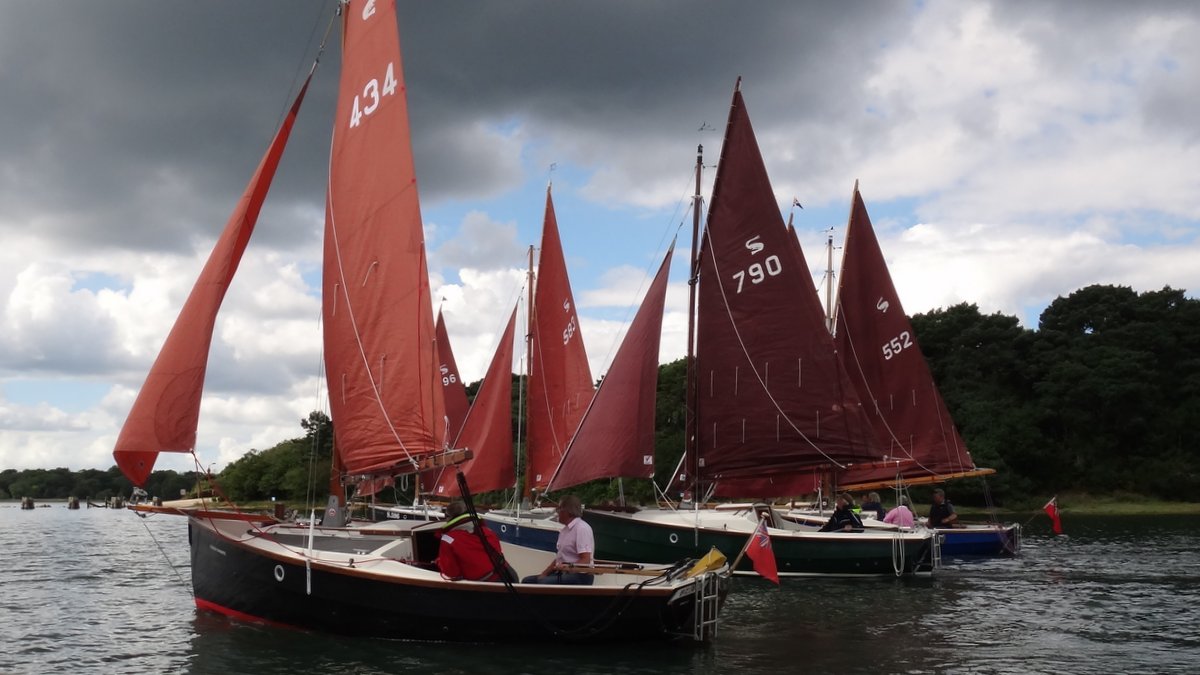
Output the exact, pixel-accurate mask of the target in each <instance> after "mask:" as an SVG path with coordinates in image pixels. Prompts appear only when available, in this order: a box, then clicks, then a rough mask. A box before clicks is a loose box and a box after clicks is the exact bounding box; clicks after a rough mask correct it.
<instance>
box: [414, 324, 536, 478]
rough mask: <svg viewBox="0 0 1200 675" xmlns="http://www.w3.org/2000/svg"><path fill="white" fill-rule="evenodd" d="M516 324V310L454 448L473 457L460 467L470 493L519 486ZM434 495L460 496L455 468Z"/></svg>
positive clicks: (448, 471) (445, 471)
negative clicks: (514, 373) (514, 381)
mask: <svg viewBox="0 0 1200 675" xmlns="http://www.w3.org/2000/svg"><path fill="white" fill-rule="evenodd" d="M516 325H517V310H516V309H515V308H514V309H513V313H512V315H511V316H510V317H509V319H508V327H507V328H505V329H504V334H503V335H502V336H501V337H500V344H498V345H496V353H495V355H493V356H492V363H491V365H490V366H488V370H487V373H486V374H485V375H484V376H483V384H482V385H480V387H479V393H478V394H477V395H476V396H475V402H474V403H473V404H472V405H471V410H470V412H468V413H467V420H466V423H465V424H463V427H462V433H461V434H459V435H458V439H457V440H455V442H454V447H456V448H466V449H468V450H470V451H471V452H472V454H473V457H472V459H469V460H467V461H466V462H464V463H463V464H461V465H460V467H459V468H460V470H461V471H462V472H463V475H464V476H466V477H467V485H468V486H470V488H471V492H488V491H490V490H501V489H504V488H511V487H512V486H513V484H514V483H516V459H515V457H514V453H513V433H512V360H513V334H514V333H515V332H516ZM433 492H434V494H436V495H437V496H439V497H451V496H457V495H458V493H459V490H458V475H457V471H455V470H454V468H453V467H447V468H445V469H443V470H442V475H441V478H440V479H439V480H438V481H437V487H436V488H435V489H434V491H433Z"/></svg>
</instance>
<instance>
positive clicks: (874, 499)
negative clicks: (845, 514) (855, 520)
mask: <svg viewBox="0 0 1200 675" xmlns="http://www.w3.org/2000/svg"><path fill="white" fill-rule="evenodd" d="M862 513H874V514H875V517H876V518H877V519H879V520H881V521H882V520H883V517H884V516H886V515H887V509H885V508H883V504H881V503H879V493H878V492H872V493H870V494H868V495H867V497H866V499H864V500H863V503H862Z"/></svg>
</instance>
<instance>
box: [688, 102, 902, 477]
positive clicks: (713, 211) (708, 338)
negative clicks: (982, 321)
mask: <svg viewBox="0 0 1200 675" xmlns="http://www.w3.org/2000/svg"><path fill="white" fill-rule="evenodd" d="M700 257H701V259H700V290H699V300H698V305H699V306H698V308H697V313H698V326H697V338H696V350H697V358H696V360H697V366H696V372H697V378H696V379H697V383H696V386H697V388H698V391H697V403H696V405H697V411H696V415H697V433H696V442H695V450H694V452H695V455H696V458H695V459H694V460H693V462H690V463H689V466H690V467H692V470H693V471H696V472H697V475H698V476H699V477H700V479H701V481H702V482H706V483H708V482H713V481H715V482H716V486H715V493H714V494H716V495H718V496H745V493H742V494H738V493H737V492H736V490H740V489H746V488H745V481H747V480H750V481H760V480H762V479H766V478H772V479H774V478H779V479H780V480H785V478H784V477H786V476H796V475H797V474H800V473H806V474H807V473H808V472H810V471H811V469H812V468H814V467H816V466H819V465H829V464H831V463H844V462H853V461H858V460H864V459H870V458H872V457H874V456H876V455H877V454H878V451H877V449H876V443H875V441H874V438H873V435H872V433H871V428H870V425H869V422H868V421H867V419H866V415H865V412H864V411H863V409H862V406H861V404H860V402H859V399H858V396H857V394H856V393H855V391H854V388H853V386H852V385H851V384H850V381H849V379H848V377H847V376H846V374H845V373H844V372H843V370H842V369H841V367H840V364H839V362H838V358H837V355H836V353H835V351H834V346H833V340H832V337H831V336H830V335H829V332H828V330H827V329H826V328H825V322H824V311H823V310H822V309H821V307H820V303H819V301H818V298H817V293H816V288H815V286H814V285H813V282H812V277H811V275H810V273H809V269H808V265H807V264H806V263H805V261H804V258H803V255H802V254H801V253H800V250H799V247H798V246H796V245H795V243H794V239H793V238H791V237H789V236H788V233H787V229H786V228H785V226H784V223H783V219H782V217H781V215H780V212H779V207H778V205H777V204H776V201H775V195H774V193H773V191H772V189H771V184H770V181H769V179H768V177H767V171H766V167H765V165H764V164H763V160H762V155H761V154H760V152H759V149H758V143H757V141H756V139H755V137H754V130H753V128H752V127H751V125H750V118H749V116H748V115H747V113H746V108H745V104H744V103H743V101H742V94H741V91H740V90H735V91H734V94H733V104H732V108H731V110H730V114H729V123H728V126H727V128H726V132H725V141H724V145H723V147H722V150H721V159H720V162H719V163H718V165H717V177H716V182H715V184H714V187H713V197H712V201H711V205H710V208H709V212H708V224H707V227H706V228H705V232H704V237H703V240H702V248H701V252H700ZM723 482H724V483H726V486H725V487H723V486H722V483H723ZM739 482H741V483H743V485H742V486H739V485H738V483H739Z"/></svg>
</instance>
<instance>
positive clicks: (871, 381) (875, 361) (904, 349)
mask: <svg viewBox="0 0 1200 675" xmlns="http://www.w3.org/2000/svg"><path fill="white" fill-rule="evenodd" d="M836 319H837V332H836V334H837V343H838V345H839V348H840V351H841V353H842V355H843V357H844V360H845V363H846V367H847V369H848V370H849V371H850V372H851V374H852V377H853V378H854V382H855V385H856V388H857V390H858V391H859V393H860V394H861V396H862V397H863V400H864V402H866V404H867V410H868V412H869V415H868V417H869V418H870V420H871V422H872V424H873V425H874V427H875V430H876V435H877V437H878V438H879V439H880V441H881V443H882V453H881V455H880V456H879V457H877V458H876V459H877V460H893V459H894V460H900V462H899V463H898V464H896V465H895V466H892V467H886V468H879V467H875V468H863V469H851V470H849V471H845V472H842V473H841V474H840V476H839V478H838V481H839V483H840V484H842V485H854V484H863V483H870V482H876V481H894V480H895V479H896V476H897V473H899V474H901V475H902V476H905V477H919V476H920V477H923V476H933V475H936V476H947V475H953V474H959V473H966V472H972V471H975V470H976V468H975V463H974V462H973V461H972V460H971V454H970V453H969V452H967V447H966V445H965V444H964V443H963V440H962V438H961V437H960V436H959V434H958V430H957V429H956V428H955V427H954V421H953V420H952V419H951V418H950V413H949V411H947V410H946V404H945V403H944V402H943V401H942V396H941V394H940V393H939V392H938V390H937V386H936V385H935V384H934V381H933V375H932V374H931V373H930V371H929V366H928V364H927V363H926V361H925V356H924V354H922V353H921V347H920V345H918V344H917V336H916V334H915V333H914V332H913V328H912V323H910V322H909V320H908V315H907V314H906V313H905V312H904V307H903V306H902V305H901V304H900V296H899V295H897V293H896V287H895V285H894V284H893V283H892V277H891V274H889V273H888V269H887V263H886V261H885V260H884V257H883V252H882V250H880V248H879V241H878V240H877V239H876V238H875V231H874V229H873V228H872V227H871V218H870V216H869V215H867V207H866V204H865V203H864V202H863V199H862V195H860V194H859V192H858V185H857V184H856V185H855V186H854V203H853V205H852V207H851V211H850V221H849V223H848V224H847V226H846V247H845V250H844V252H843V254H842V272H841V276H840V277H839V284H838V295H837V312H836Z"/></svg>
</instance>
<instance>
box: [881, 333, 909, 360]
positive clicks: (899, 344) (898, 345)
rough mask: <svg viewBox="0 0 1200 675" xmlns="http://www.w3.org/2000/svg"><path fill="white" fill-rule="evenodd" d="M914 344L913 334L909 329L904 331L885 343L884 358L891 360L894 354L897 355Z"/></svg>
mask: <svg viewBox="0 0 1200 675" xmlns="http://www.w3.org/2000/svg"><path fill="white" fill-rule="evenodd" d="M912 346H913V341H912V336H911V335H909V334H908V331H902V332H901V333H900V334H899V335H897V336H896V337H894V338H892V339H891V340H890V341H888V342H887V343H886V344H884V345H883V360H884V361H891V360H892V357H893V356H897V355H898V354H900V352H902V351H904V350H905V349H908V348H909V347H912Z"/></svg>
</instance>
